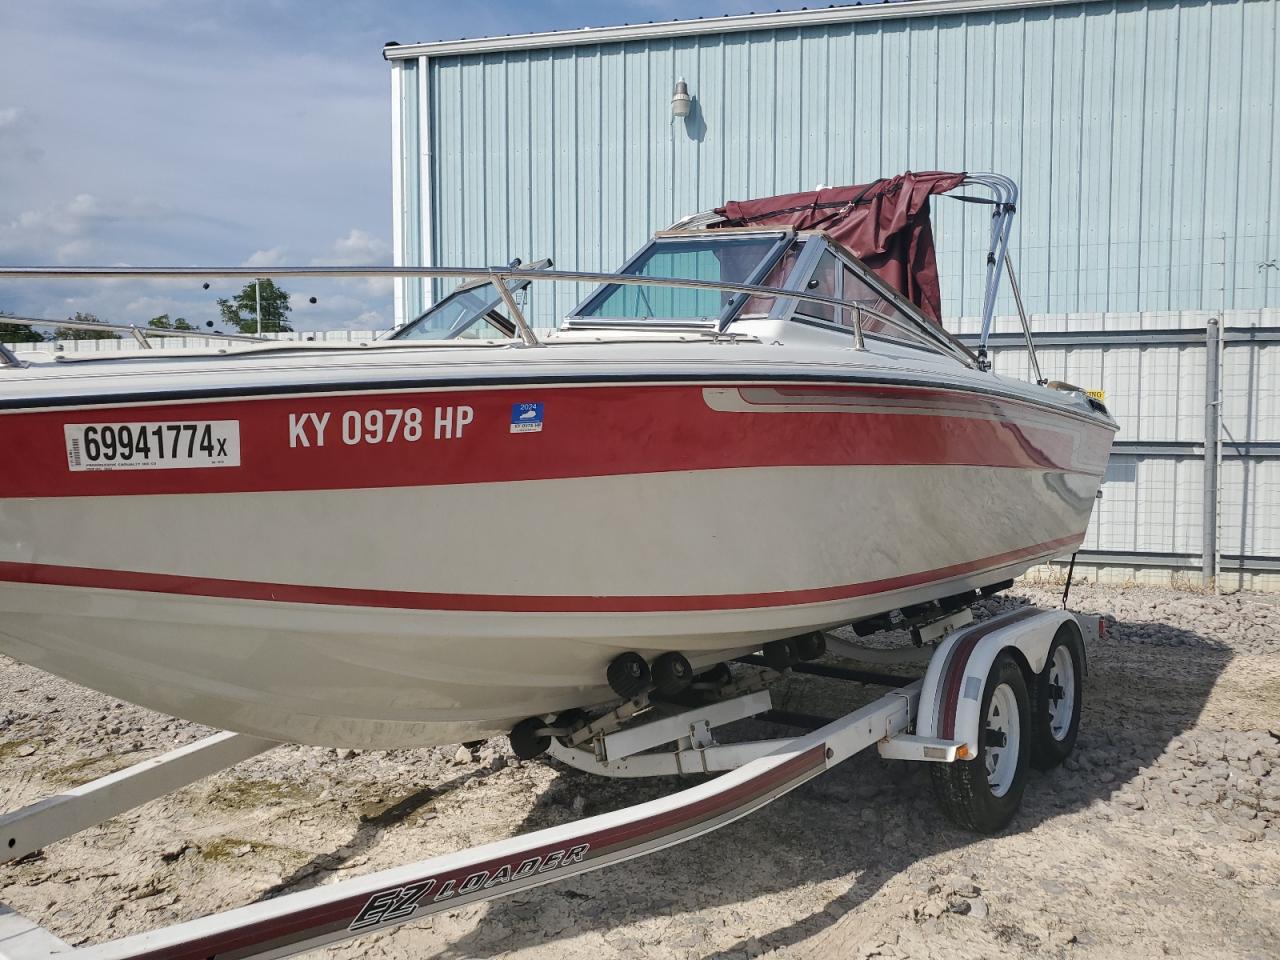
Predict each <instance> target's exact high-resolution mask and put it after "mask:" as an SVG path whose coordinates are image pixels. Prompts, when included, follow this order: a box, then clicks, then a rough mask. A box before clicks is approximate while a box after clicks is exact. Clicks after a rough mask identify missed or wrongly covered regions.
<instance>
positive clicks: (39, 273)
mask: <svg viewBox="0 0 1280 960" xmlns="http://www.w3.org/2000/svg"><path fill="white" fill-rule="evenodd" d="M264 276H271V277H335V278H367V277H413V278H445V279H448V278H455V279H464V280H465V279H468V278H486V279H488V280H490V281H492V282H493V283H494V286H495V287H496V288H497V289H498V290H499V291H501V290H502V289H503V288H505V287H506V281H508V280H525V279H527V280H531V281H539V280H552V281H574V282H578V283H598V284H622V285H631V286H659V287H663V286H665V287H679V288H683V289H691V290H716V291H721V292H727V293H746V294H754V295H757V296H765V297H786V298H788V299H792V300H803V301H805V302H807V303H818V304H823V305H826V306H831V307H837V308H845V309H851V310H853V311H854V316H855V324H856V327H857V338H858V342H859V343H861V342H862V329H861V326H862V317H863V316H864V315H866V316H872V317H875V318H876V319H878V320H881V321H883V322H885V323H888V324H889V325H891V326H894V327H898V328H899V329H902V330H904V331H906V332H907V333H909V334H910V335H912V336H913V337H914V336H917V335H918V333H919V331H917V330H916V329H915V328H914V327H912V326H911V325H909V324H907V323H904V322H903V321H901V320H899V319H897V318H895V317H892V316H889V315H887V314H882V313H880V312H879V311H877V310H873V309H871V308H869V307H865V306H862V305H861V304H859V303H857V302H856V301H853V300H843V299H838V298H835V297H825V296H822V295H820V294H816V293H810V292H808V291H800V290H780V289H778V288H777V287H768V286H763V285H761V284H754V283H728V282H722V281H718V280H692V279H687V278H682V277H644V276H635V275H631V274H622V273H598V272H591V271H584V270H525V269H512V268H510V267H409V266H405V267H323V266H307V267H269V268H267V269H265V270H264V269H263V268H261V267H39V266H25V267H0V280H4V279H10V280H53V279H100V280H102V279H113V280H119V279H131V280H156V279H164V280H189V279H196V280H198V279H210V278H245V279H256V278H260V277H264ZM508 292H509V291H508ZM505 299H506V298H504V300H505ZM507 306H508V309H511V310H512V320H513V321H514V322H515V324H516V326H517V328H518V330H519V333H520V341H521V345H523V346H527V347H536V346H541V345H542V341H541V340H539V339H538V336H537V334H536V333H535V332H534V331H533V329H532V327H530V326H529V324H528V321H527V320H526V319H525V317H524V315H523V313H522V312H521V311H520V310H519V309H518V307H513V306H512V304H508V305H507ZM39 323H40V325H44V326H50V325H57V326H70V325H71V324H70V323H69V322H63V321H50V320H42V321H39ZM87 326H88V327H89V328H90V329H96V330H103V329H123V330H125V331H129V332H132V331H133V330H139V331H141V332H143V333H144V334H148V335H149V334H151V333H156V334H158V335H162V336H163V335H172V334H173V333H174V332H175V331H167V330H161V329H159V328H146V329H144V328H140V327H132V326H119V325H108V324H102V323H93V324H87ZM188 335H191V334H188ZM194 335H196V336H212V334H194ZM221 336H222V337H226V338H229V339H244V340H252V341H254V342H263V341H259V340H257V339H256V338H254V337H248V336H242V337H237V336H235V335H231V334H222V335H221ZM933 345H934V346H936V347H937V348H938V349H939V350H940V351H944V352H947V353H949V354H950V355H951V356H953V357H955V358H956V359H958V360H959V361H960V362H961V363H964V364H965V365H967V366H973V365H974V363H975V362H976V360H977V358H976V357H974V355H973V353H971V352H970V351H969V350H968V349H967V348H966V347H964V346H963V345H958V344H952V343H950V342H948V341H942V340H939V341H936V342H935V343H934V344H933ZM948 347H950V348H951V349H949V350H948V349H946V348H948ZM862 349H865V347H862Z"/></svg>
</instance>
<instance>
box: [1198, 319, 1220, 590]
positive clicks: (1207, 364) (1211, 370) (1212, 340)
mask: <svg viewBox="0 0 1280 960" xmlns="http://www.w3.org/2000/svg"><path fill="white" fill-rule="evenodd" d="M1218 324H1219V320H1218V318H1217V317H1211V318H1210V319H1209V321H1208V323H1206V324H1205V325H1204V498H1203V499H1204V513H1203V519H1202V520H1201V530H1202V533H1201V537H1200V552H1201V564H1200V572H1201V576H1202V577H1203V578H1204V583H1203V585H1204V586H1206V587H1207V586H1210V585H1211V584H1213V583H1215V582H1216V580H1215V578H1216V576H1217V572H1218V571H1217V569H1216V567H1217V557H1218V444H1219V437H1220V435H1221V430H1220V424H1219V418H1220V417H1221V415H1222V410H1221V406H1220V405H1219V402H1218V377H1219V371H1220V368H1221V363H1220V362H1219V361H1220V358H1219V354H1218V350H1219V343H1220V341H1219V339H1218Z"/></svg>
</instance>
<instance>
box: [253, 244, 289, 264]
mask: <svg viewBox="0 0 1280 960" xmlns="http://www.w3.org/2000/svg"><path fill="white" fill-rule="evenodd" d="M284 251H285V248H284V247H283V246H277V247H272V248H271V249H270V250H255V251H253V253H251V254H250V255H249V257H248V259H247V260H245V262H244V264H243V266H246V267H279V266H281V265H283V264H284Z"/></svg>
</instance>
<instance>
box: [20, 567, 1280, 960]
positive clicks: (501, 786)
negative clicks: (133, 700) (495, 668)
mask: <svg viewBox="0 0 1280 960" xmlns="http://www.w3.org/2000/svg"><path fill="white" fill-rule="evenodd" d="M1059 592H1060V588H1058V587H1052V586H1048V585H1045V586H1036V585H1032V584H1026V585H1020V586H1019V587H1018V588H1017V589H1016V590H1015V591H1013V592H1012V593H1011V594H1010V595H1008V596H1007V597H1005V598H1002V599H1000V600H999V601H993V602H992V603H991V604H990V608H991V609H993V610H994V609H1001V608H1004V607H1007V606H1009V605H1011V604H1016V603H1023V602H1027V601H1031V602H1039V603H1049V604H1052V603H1053V602H1055V601H1056V599H1057V595H1058V593H1059ZM1072 606H1073V607H1074V608H1075V609H1077V610H1081V611H1091V612H1098V613H1103V614H1106V615H1108V616H1109V617H1110V618H1112V623H1111V629H1110V630H1109V632H1108V636H1107V638H1106V639H1105V640H1104V641H1102V642H1100V643H1097V644H1094V645H1093V646H1092V648H1091V650H1090V666H1091V674H1090V677H1089V681H1088V686H1087V688H1086V704H1085V716H1084V721H1083V727H1082V732H1081V735H1080V740H1079V744H1078V748H1077V751H1076V753H1075V754H1074V756H1073V757H1072V758H1071V759H1069V760H1068V761H1067V763H1066V765H1065V766H1064V767H1063V768H1061V769H1059V770H1057V771H1054V772H1052V773H1049V774H1033V775H1032V780H1031V783H1030V785H1029V787H1028V790H1027V793H1026V799H1025V801H1024V804H1023V808H1022V811H1021V813H1020V814H1019V815H1018V817H1017V818H1016V819H1015V820H1014V822H1013V824H1012V826H1011V827H1009V828H1008V829H1007V830H1006V831H1005V832H1004V833H1003V834H1001V835H999V836H995V837H976V836H972V835H968V834H964V833H961V832H958V831H957V830H955V829H954V828H952V827H951V826H950V825H948V824H947V823H946V822H945V821H944V820H942V818H941V815H940V814H939V812H938V810H937V808H936V806H935V805H934V802H933V799H932V796H931V793H930V785H929V777H928V771H927V770H924V769H923V768H922V766H921V765H909V764H905V763H902V762H893V761H883V760H880V759H879V758H878V757H877V756H875V755H874V754H871V755H866V756H861V757H858V758H855V759H853V760H851V761H849V762H848V763H846V764H844V765H842V766H840V767H838V768H836V769H835V770H834V771H832V772H831V773H828V774H826V775H824V776H822V777H819V778H818V779H817V780H815V781H813V782H811V783H809V784H807V785H805V786H803V787H801V788H800V789H798V790H797V791H796V792H794V793H792V794H789V795H788V796H786V797H784V798H782V799H781V800H779V801H778V802H776V803H774V804H772V805H771V806H769V807H767V808H765V809H764V810H762V811H760V812H758V813H756V814H754V815H753V816H751V817H749V818H747V819H746V820H743V821H739V822H737V823H735V824H732V825H730V826H728V827H726V828H724V829H723V830H721V831H719V832H718V833H714V834H711V835H709V836H706V837H703V838H700V839H698V840H694V841H692V842H689V843H687V844H684V845H682V846H679V847H675V848H673V849H671V850H667V851H664V852H661V853H658V854H655V855H653V856H650V857H646V858H644V859H641V860H636V861H631V862H629V863H626V864H622V865H619V866H615V867H610V868H607V869H605V870H602V871H599V872H596V873H591V874H586V875H584V876H581V877H577V878H572V879H570V880H568V881H565V882H562V883H559V884H555V885H552V886H548V887H543V888H540V889H536V890H532V891H526V892H524V893H520V894H517V895H514V896H512V897H509V898H507V899H503V900H498V901H495V902H493V903H490V904H487V905H477V906H470V907H461V908H459V909H458V910H457V911H455V912H452V913H448V914H441V915H438V916H436V917H435V918H433V919H431V920H428V921H425V922H419V923H415V924H410V925H407V926H402V927H399V928H396V929H394V930H391V931H387V932H384V933H381V934H374V935H372V936H368V937H365V938H363V939H360V940H355V941H351V942H348V943H346V944H343V945H338V946H334V947H331V948H328V950H327V951H323V952H324V953H326V954H327V955H328V956H330V957H334V958H348V957H350V958H354V957H387V958H410V957H413V958H430V957H440V958H462V957H492V956H502V957H511V958H520V960H549V958H553V957H555V958H570V960H577V958H583V960H586V958H590V960H612V958H628V960H630V958H645V957H661V958H668V957H670V958H681V960H684V958H697V960H736V958H746V957H755V956H761V955H771V956H777V957H787V958H809V957H814V958H817V957H823V958H825V957H841V958H844V957H849V958H862V957H913V958H915V957H921V958H925V957H938V958H953V957H954V958H960V957H974V958H978V957H983V958H985V957H1019V958H1022V957H1072V958H1074V957H1082V958H1092V957H1126V958H1137V957H1160V956H1175V957H1214V958H1222V957H1242V958H1243V957H1248V958H1264V957H1265V958H1274V957H1280V602H1278V599H1277V598H1272V597H1269V596H1263V595H1247V594H1245V595H1238V596H1229V597H1213V596H1207V595H1201V594H1192V593H1176V592H1171V591H1164V590H1157V589H1153V588H1136V587H1133V588H1119V587H1105V588H1104V587H1096V586H1089V585H1080V584H1077V586H1076V587H1075V588H1074V589H1073V591H1072ZM0 691H2V693H0V808H3V809H14V808H16V807H19V806H21V805H23V804H26V803H29V802H32V801H34V800H36V799H38V798H40V797H42V796H45V795H47V794H49V793H53V792H57V791H58V790H61V789H65V788H66V787H68V786H71V785H74V784H78V783H82V782H85V781H88V780H91V779H94V778H95V777H98V776H101V775H103V774H105V773H108V772H110V771H112V770H116V769H120V768H122V767H124V766H127V765H128V764H131V763H133V762H136V761H138V760H140V759H142V758H144V757H148V756H152V755H155V754H157V753H159V752H161V751H163V750H165V749H169V748H171V747H172V746H174V745H175V744H178V743H184V742H189V741H191V740H193V739H195V738H197V737H199V736H202V735H204V734H206V733H207V732H208V731H207V730H204V729H202V728H200V727H197V726H195V725H193V724H189V723H185V722H181V721H176V720H173V719H170V718H167V717H162V716H159V715H156V714H153V713H149V712H147V711H144V710H141V709H139V708H136V707H133V706H130V705H127V704H121V703H118V702H115V701H113V700H110V699H108V698H106V697H102V696H100V695H98V694H95V693H91V692H89V691H86V690H84V689H81V688H78V687H75V686H72V685H70V684H67V683H65V682H63V681H60V680H57V679H55V678H53V677H50V676H47V675H45V674H42V673H40V672H39V671H36V670H33V669H30V668H28V667H25V666H22V665H20V664H16V663H14V662H12V661H9V660H4V659H3V658H0ZM858 698H861V699H862V700H865V699H866V695H865V694H862V693H859V691H858V688H852V689H850V688H849V686H847V685H833V684H831V683H830V682H829V681H818V680H813V679H811V678H796V679H795V680H793V681H790V682H789V685H788V686H787V687H786V688H785V689H783V690H782V691H780V695H779V697H778V698H777V699H778V701H779V703H778V705H779V706H786V707H790V708H792V709H799V708H800V707H801V706H810V707H811V706H812V705H813V704H814V703H819V704H821V706H822V709H823V711H825V712H830V711H831V710H834V709H843V708H849V707H852V706H854V705H856V704H857V703H858V702H861V701H860V700H859V699H858ZM755 732H759V733H766V734H770V735H778V734H779V731H778V730H777V729H776V728H766V727H764V726H763V725H759V724H758V725H757V729H756V730H755ZM461 761H465V762H461ZM677 788H678V784H677V782H676V781H674V780H665V781H656V782H644V783H636V782H617V781H601V780H598V779H595V778H592V777H589V776H587V775H586V774H581V773H577V772H575V771H572V770H569V769H567V768H564V767H562V766H559V765H558V764H555V763H550V762H538V761H535V762H532V763H521V762H519V761H516V760H515V759H514V758H513V757H511V756H510V755H509V753H508V752H507V744H506V742H505V740H501V739H500V740H494V741H491V742H490V743H488V744H486V745H484V747H482V748H480V749H477V750H475V751H474V752H472V753H469V754H468V753H466V752H463V753H462V754H461V756H459V750H458V748H457V747H456V746H455V747H448V748H434V749H424V750H401V751H387V752H368V753H360V754H354V755H352V754H351V752H350V751H343V752H342V754H341V755H339V753H338V752H337V751H332V750H322V749H318V748H309V747H308V748H303V747H292V746H285V747H280V748H277V749H276V750H273V751H271V752H269V753H267V754H264V755H262V756H260V757H257V758H255V759H253V760H250V761H247V762H245V763H243V764H241V765H239V766H238V767H236V768H234V769H233V770H230V771H226V772H224V773H222V774H219V775H218V776H215V777H212V778H210V779H208V780H205V781H202V782H200V783H197V784H195V785H193V786H191V787H188V788H186V789H183V790H181V791H179V792H178V793H176V794H174V795H172V796H171V797H168V798H166V799H164V800H160V801H156V802H154V803H151V804H148V805H147V806H144V807H141V808H139V809H138V810H135V811H133V812H131V813H129V814H127V815H124V816H121V817H118V818H116V819H115V820H112V821H109V822H108V823H106V824H104V825H103V826H101V827H97V828H94V829H91V830H87V831H85V832H84V833H82V834H79V835H78V836H76V837H74V838H72V839H70V840H66V841H63V842H60V843H57V844H54V845H52V846H50V847H49V848H48V849H46V850H44V851H43V852H42V853H40V854H37V855H34V856H32V857H30V858H27V859H26V860H25V861H23V862H20V863H17V864H12V865H8V866H5V867H0V899H2V900H3V901H4V902H6V903H9V904H10V905H12V906H14V907H15V908H16V909H18V910H20V911H21V912H23V913H25V914H27V915H29V916H32V917H34V918H37V919H38V920H40V921H41V922H42V923H44V924H46V925H48V926H50V927H51V928H52V929H53V930H54V931H55V932H57V933H58V934H59V935H61V936H63V937H64V938H66V939H67V940H69V941H70V942H73V943H84V942H100V941H103V940H107V939H112V938H114V937H118V936H122V935H124V934H127V933H133V932H137V931H140V930H144V929H147V928H150V927H154V926H158V925H160V924H163V923H166V922H173V921H175V920H179V919H188V918H192V917H196V916H199V915H202V914H205V913H209V912H211V911H214V910H217V909H224V908H227V907H231V906H235V905H239V904H242V903H248V902H251V901H254V900H258V899H262V898H265V897H269V896H274V895H276V894H279V893H282V892H291V891H295V890H301V889H306V888H308V887H312V886H315V885H317V884H325V883H331V882H334V881H336V880H339V879H342V878H345V877H349V876H353V875H356V874H360V873H364V872H368V871H371V870H375V869H378V868H382V867H386V866H392V865H395V864H399V863H405V862H409V861H412V860H415V859H420V858H422V857H425V856H428V855H430V854H433V853H443V852H447V851H450V850H456V849H459V848H462V847H465V846H470V845H473V844H477V843H480V842H483V841H487V840H494V839H499V838H502V837H506V836H510V835H512V834H515V833H519V832H523V831H527V830H531V829H535V828H538V827H543V826H549V825H552V824H558V823H563V822H566V821H568V820H570V819H573V818H574V817H576V816H579V815H582V814H584V813H585V814H588V815H589V814H593V813H599V812H603V811H605V810H610V809H615V808H617V807H620V806H623V805H625V804H627V803H632V802H636V801H638V800H642V799H648V798H651V797H655V796H659V795H662V794H664V793H668V792H671V791H673V790H675V789H677Z"/></svg>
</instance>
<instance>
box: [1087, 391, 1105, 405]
mask: <svg viewBox="0 0 1280 960" xmlns="http://www.w3.org/2000/svg"><path fill="white" fill-rule="evenodd" d="M1085 393H1087V394H1088V395H1089V396H1091V397H1093V399H1095V400H1097V401H1098V402H1099V403H1106V402H1107V391H1105V390H1086V391H1085Z"/></svg>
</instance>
